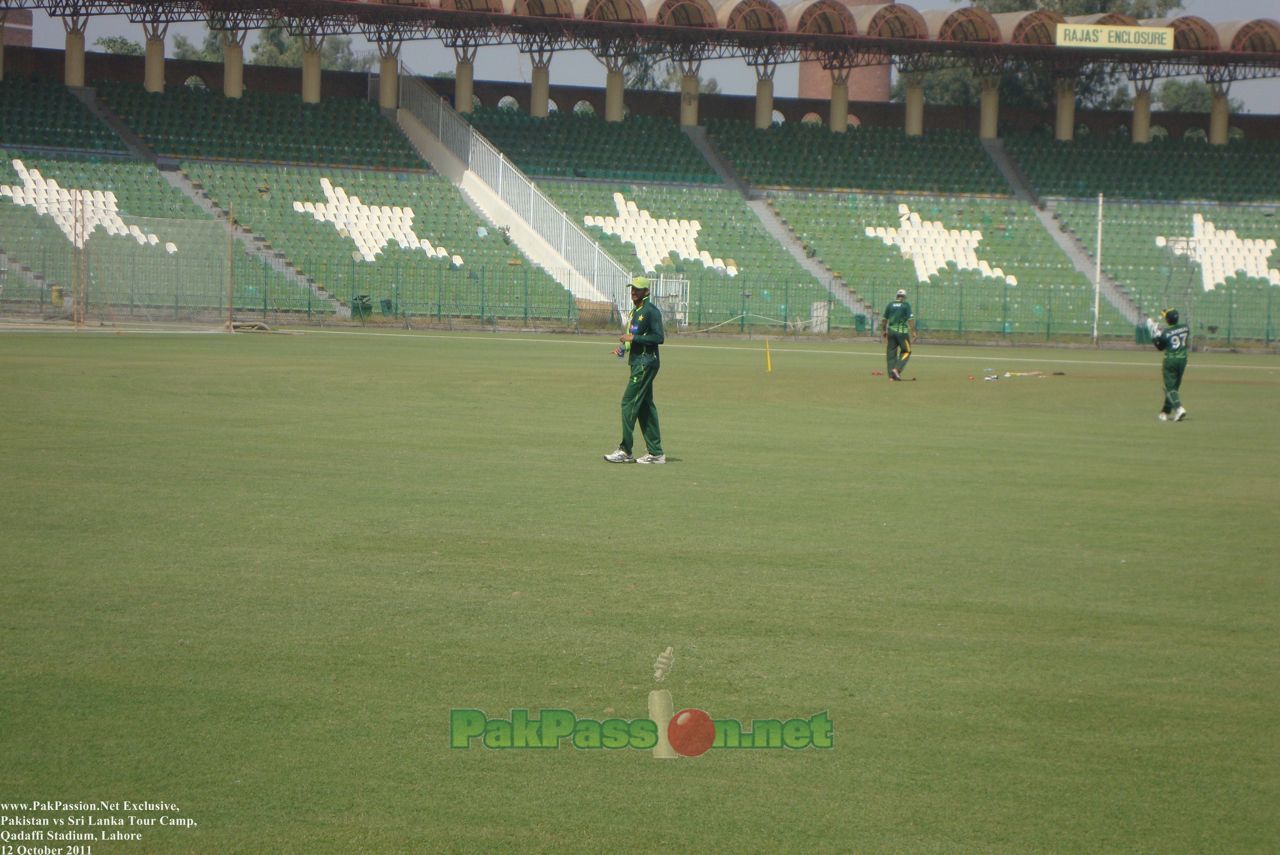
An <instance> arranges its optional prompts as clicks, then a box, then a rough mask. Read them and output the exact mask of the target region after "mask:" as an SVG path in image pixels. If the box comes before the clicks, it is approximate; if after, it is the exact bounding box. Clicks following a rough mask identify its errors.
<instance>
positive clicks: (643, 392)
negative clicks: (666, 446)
mask: <svg viewBox="0 0 1280 855" xmlns="http://www.w3.org/2000/svg"><path fill="white" fill-rule="evenodd" d="M657 376H658V358H657V357H656V356H653V355H652V354H647V353H646V354H640V355H639V356H636V357H635V360H634V361H633V362H632V363H631V379H630V380H629V381H628V382H627V390H626V391H625V392H623V393H622V442H621V443H620V445H621V446H622V450H623V451H625V452H627V454H630V453H631V446H632V443H633V442H634V441H635V426H636V422H637V421H638V422H639V423H640V432H641V433H642V434H644V444H645V446H646V447H647V448H648V449H649V453H650V454H661V453H662V431H661V429H660V428H659V427H658V408H657V407H656V406H654V403H653V378H655V377H657Z"/></svg>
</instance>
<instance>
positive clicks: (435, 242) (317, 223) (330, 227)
mask: <svg viewBox="0 0 1280 855" xmlns="http://www.w3.org/2000/svg"><path fill="white" fill-rule="evenodd" d="M183 170H184V171H185V172H186V173H187V175H188V177H189V178H190V179H191V180H192V181H193V182H195V183H196V184H197V186H199V187H202V188H203V189H204V190H205V191H206V192H207V193H208V194H209V196H210V198H211V199H212V200H213V201H214V202H215V204H217V205H219V206H220V207H222V208H224V209H228V208H231V207H232V206H234V212H235V216H236V219H237V221H238V222H240V223H241V224H242V225H243V226H244V227H246V228H248V229H250V230H251V231H253V232H254V233H255V234H257V235H259V236H261V237H263V238H265V239H266V240H267V241H269V243H270V244H271V246H272V247H274V248H275V249H276V250H278V251H280V252H283V253H284V254H285V256H286V257H288V258H289V259H290V260H291V261H292V263H293V264H294V265H295V266H296V267H297V268H298V269H299V270H301V271H303V272H304V273H305V274H306V275H308V276H310V277H312V278H313V279H315V281H316V282H317V283H318V284H319V285H320V286H321V287H323V288H324V289H325V290H326V291H328V292H329V294H331V295H332V296H334V297H335V298H337V299H339V300H341V301H343V302H347V303H350V304H351V305H352V306H353V307H355V308H356V310H357V313H358V311H359V309H360V306H361V305H362V304H363V303H364V300H363V299H362V297H367V299H368V301H369V304H371V305H372V306H373V307H375V308H376V309H378V310H380V311H382V312H383V313H385V314H388V315H401V314H403V315H435V316H444V315H448V316H467V317H477V318H484V319H497V318H503V319H513V318H520V317H528V316H529V315H530V314H531V313H532V314H533V315H534V316H536V317H540V318H550V319H564V320H571V319H573V318H574V317H575V312H576V306H575V303H574V300H573V297H572V295H571V294H570V293H569V292H568V291H567V290H566V289H565V288H563V287H562V286H561V285H559V284H558V283H557V282H556V281H555V280H554V279H552V278H551V276H550V275H549V274H548V273H547V272H546V271H545V270H542V269H540V268H538V267H535V266H534V265H532V264H531V263H529V262H528V261H527V260H526V259H524V257H523V256H521V255H519V253H518V252H517V251H516V249H515V247H513V246H511V245H508V244H507V243H506V241H505V240H504V238H503V235H502V234H501V233H500V232H495V231H493V230H491V229H490V228H488V227H486V226H485V225H484V224H483V223H482V222H481V220H480V219H479V218H478V217H477V216H476V215H475V214H474V213H473V212H472V211H471V209H470V208H468V207H467V205H466V203H465V202H464V201H463V199H462V197H461V195H460V194H459V192H458V191H457V189H456V188H454V186H453V185H452V184H450V183H449V182H448V181H447V180H446V179H444V178H442V177H440V176H438V175H431V174H425V173H421V172H411V173H404V172H396V173H393V172H381V171H368V170H356V169H337V168H325V167H314V168H312V167H282V166H271V165H229V164H217V163H207V162H188V163H184V164H183Z"/></svg>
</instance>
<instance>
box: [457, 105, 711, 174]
mask: <svg viewBox="0 0 1280 855" xmlns="http://www.w3.org/2000/svg"><path fill="white" fill-rule="evenodd" d="M471 123H472V125H474V126H475V128H476V129H477V130H478V131H480V133H482V134H484V135H485V136H486V137H488V138H489V140H490V141H491V142H492V143H493V144H494V145H495V146H497V147H498V148H499V149H501V150H502V151H503V153H504V154H506V156H507V157H508V158H510V159H511V160H512V161H513V162H514V163H515V164H516V165H517V166H518V167H520V169H522V170H523V171H524V172H525V173H527V174H529V175H533V176H551V177H564V178H573V177H578V178H609V179H630V180H635V181H671V182H676V183H684V184H718V183H719V182H720V179H719V177H718V176H717V175H716V174H715V172H714V171H713V170H712V169H711V167H709V166H708V165H707V163H706V161H705V160H703V158H702V155H701V154H700V153H699V152H698V150H697V148H695V147H694V145H693V143H692V142H691V141H690V140H689V138H688V137H686V136H685V135H684V133H682V132H681V130H680V127H679V126H678V125H677V124H676V123H675V122H674V121H672V120H671V119H668V118H665V117H659V116H628V117H627V118H625V119H624V120H623V121H621V122H606V121H604V120H603V119H600V118H599V117H597V116H594V115H589V114H588V115H581V114H577V113H553V114H551V115H550V116H548V117H547V118H545V119H535V118H533V117H531V116H529V115H527V114H524V113H521V112H519V111H517V110H507V109H491V108H481V109H478V110H476V111H475V113H473V114H472V116H471Z"/></svg>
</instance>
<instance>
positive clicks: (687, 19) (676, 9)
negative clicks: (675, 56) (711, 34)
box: [655, 0, 716, 29]
mask: <svg viewBox="0 0 1280 855" xmlns="http://www.w3.org/2000/svg"><path fill="white" fill-rule="evenodd" d="M655 23H658V24H662V25H664V26H675V27H702V28H704V29H705V28H707V27H714V26H715V25H716V13H715V10H714V9H712V8H711V4H709V3H707V2H706V0H666V2H664V3H663V4H662V6H661V7H660V8H659V9H658V14H657V15H656V16H655Z"/></svg>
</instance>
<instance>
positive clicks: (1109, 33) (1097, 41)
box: [1057, 24, 1173, 50]
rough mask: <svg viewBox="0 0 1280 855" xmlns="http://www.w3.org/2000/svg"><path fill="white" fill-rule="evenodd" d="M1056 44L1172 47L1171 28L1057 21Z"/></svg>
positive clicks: (1154, 48) (1115, 48) (1167, 48)
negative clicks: (1111, 25)
mask: <svg viewBox="0 0 1280 855" xmlns="http://www.w3.org/2000/svg"><path fill="white" fill-rule="evenodd" d="M1057 45H1058V47H1083V48H1110V49H1111V50H1117V49H1118V50H1173V27H1109V26H1106V25H1103V24H1059V25H1058V39H1057Z"/></svg>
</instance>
